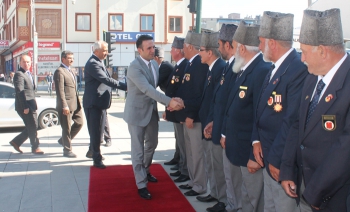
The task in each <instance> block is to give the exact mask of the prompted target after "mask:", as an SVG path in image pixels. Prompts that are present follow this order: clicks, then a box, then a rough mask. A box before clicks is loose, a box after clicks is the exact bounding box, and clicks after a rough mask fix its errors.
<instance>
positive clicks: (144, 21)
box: [140, 14, 154, 32]
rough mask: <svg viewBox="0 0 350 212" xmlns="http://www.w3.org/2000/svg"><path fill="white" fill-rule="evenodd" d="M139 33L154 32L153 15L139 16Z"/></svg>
mask: <svg viewBox="0 0 350 212" xmlns="http://www.w3.org/2000/svg"><path fill="white" fill-rule="evenodd" d="M140 31H141V32H154V15H145V14H141V15H140Z"/></svg>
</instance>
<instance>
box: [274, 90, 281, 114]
mask: <svg viewBox="0 0 350 212" xmlns="http://www.w3.org/2000/svg"><path fill="white" fill-rule="evenodd" d="M281 103H282V95H280V94H276V95H275V105H274V106H273V109H274V110H275V111H276V112H277V113H278V112H281V111H282V108H283V107H282V104H281Z"/></svg>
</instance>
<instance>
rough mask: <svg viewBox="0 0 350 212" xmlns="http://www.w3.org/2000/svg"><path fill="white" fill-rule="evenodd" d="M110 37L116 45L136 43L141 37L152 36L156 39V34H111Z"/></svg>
mask: <svg viewBox="0 0 350 212" xmlns="http://www.w3.org/2000/svg"><path fill="white" fill-rule="evenodd" d="M110 35H111V41H112V42H115V43H128V42H136V40H137V38H138V37H139V36H140V35H150V36H152V37H153V39H154V32H110Z"/></svg>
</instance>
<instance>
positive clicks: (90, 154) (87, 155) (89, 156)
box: [86, 150, 105, 160]
mask: <svg viewBox="0 0 350 212" xmlns="http://www.w3.org/2000/svg"><path fill="white" fill-rule="evenodd" d="M86 157H87V158H92V151H90V150H89V151H88V152H87V153H86ZM102 160H105V157H103V156H102Z"/></svg>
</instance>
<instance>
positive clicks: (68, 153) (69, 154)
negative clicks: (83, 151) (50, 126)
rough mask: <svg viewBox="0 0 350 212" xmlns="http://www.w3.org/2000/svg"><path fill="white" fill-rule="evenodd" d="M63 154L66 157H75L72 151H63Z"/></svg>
mask: <svg viewBox="0 0 350 212" xmlns="http://www.w3.org/2000/svg"><path fill="white" fill-rule="evenodd" d="M63 156H64V157H67V158H76V157H77V155H76V154H74V153H73V152H64V153H63Z"/></svg>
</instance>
